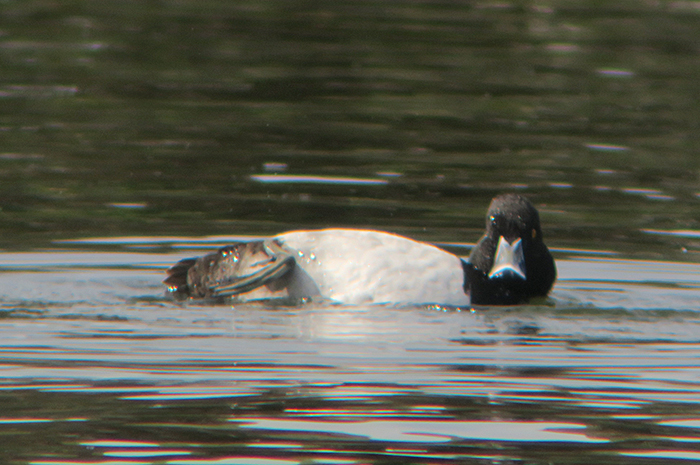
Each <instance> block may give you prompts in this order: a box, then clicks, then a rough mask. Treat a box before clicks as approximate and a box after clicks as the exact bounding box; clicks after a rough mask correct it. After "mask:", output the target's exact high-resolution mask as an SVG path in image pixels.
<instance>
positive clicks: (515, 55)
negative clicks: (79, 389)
mask: <svg viewBox="0 0 700 465" xmlns="http://www.w3.org/2000/svg"><path fill="white" fill-rule="evenodd" d="M696 5H697V4H696V2H658V3H644V2H625V1H613V2H570V1H548V2H520V1H513V2H492V1H481V2H456V1H442V2H413V1H411V2H403V1H398V2H391V3H390V4H386V3H382V2H376V1H351V2H324V1H288V0H285V1H274V0H272V1H236V2H226V1H204V2H200V1H198V2H189V1H170V2H168V1H164V2H157V1H152V2H111V1H108V2H80V1H67V2H48V1H30V2H24V1H21V2H20V1H8V2H4V4H3V10H2V16H1V19H0V33H1V36H0V64H1V65H2V69H3V72H2V75H1V76H0V96H1V97H2V98H0V136H1V137H2V156H1V157H0V167H1V170H0V189H1V191H0V202H1V207H2V212H3V215H2V216H3V221H2V223H1V224H0V233H2V234H1V237H0V240H2V245H3V246H4V247H11V248H22V247H27V246H37V245H47V244H50V242H51V241H52V240H54V239H56V238H75V237H85V236H95V235H97V236H105V235H107V236H109V235H133V234H148V235H180V234H188V235H201V234H267V233H274V232H280V231H282V230H286V229H291V228H299V227H304V228H311V227H324V226H358V227H372V228H377V229H388V230H391V231H396V232H400V233H406V234H410V235H412V236H414V237H418V238H420V239H427V240H442V241H453V242H454V241H467V242H473V241H475V240H476V239H477V238H478V236H479V234H480V230H481V229H482V225H483V214H484V210H485V208H486V206H487V205H488V201H489V199H490V198H491V197H492V196H493V195H495V194H497V193H500V192H503V191H512V190H522V191H523V192H524V193H525V194H527V195H529V196H530V197H531V198H532V199H533V201H534V202H536V203H537V204H538V205H539V206H540V207H541V210H542V215H543V219H544V222H545V225H546V233H547V235H548V240H549V242H550V243H551V244H552V245H554V246H560V247H586V248H602V249H612V250H616V251H621V252H624V253H629V254H636V253H639V254H640V255H641V256H644V257H647V258H648V257H672V258H674V259H682V258H683V257H682V256H681V254H679V253H678V251H679V249H680V247H678V246H677V242H678V241H668V240H667V239H665V238H663V237H659V236H649V235H648V234H644V233H642V232H640V230H643V229H664V230H666V229H697V228H698V226H697V224H698V214H697V210H698V209H697V206H698V203H699V200H698V197H697V193H698V185H697V184H698V157H697V156H696V152H697V149H698V136H697V126H698V121H700V118H699V117H698V111H699V110H698V105H697V101H698V95H699V94H700V82H699V81H698V79H697V76H698V71H699V70H698V68H699V67H700V62H699V61H698V56H697V53H698V46H699V43H700V21H699V19H698V12H697V7H696ZM279 171H283V172H284V174H289V175H311V176H329V177H334V176H340V177H352V178H361V179H366V178H369V179H382V180H385V181H388V183H387V184H380V185H338V184H337V183H334V182H332V181H330V182H326V183H323V184H315V185H314V184H312V185H310V184H308V183H283V184H270V183H264V182H256V181H255V179H253V178H251V176H252V175H256V174H266V172H267V174H270V172H279ZM125 206H130V207H132V208H124V207H125ZM120 207H121V208H120ZM683 245H684V246H685V247H686V248H687V249H689V250H690V251H691V252H694V251H695V250H696V249H697V247H694V244H692V243H691V244H683ZM693 256H694V255H693Z"/></svg>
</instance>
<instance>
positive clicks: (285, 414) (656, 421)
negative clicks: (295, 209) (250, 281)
mask: <svg viewBox="0 0 700 465" xmlns="http://www.w3.org/2000/svg"><path fill="white" fill-rule="evenodd" d="M230 239H231V240H234V239H236V238H233V237H232V238H230ZM218 241H223V242H226V241H225V240H224V238H212V239H211V240H207V241H204V243H205V244H208V245H209V246H212V247H213V246H214V245H215V244H216V243H217V242H218ZM104 242H109V243H112V244H113V243H115V242H116V243H120V244H121V245H122V247H127V249H128V248H129V247H133V246H138V247H143V246H145V245H147V246H150V247H162V246H163V245H165V246H172V245H174V246H175V250H174V251H171V252H166V253H162V252H155V251H153V252H148V251H145V252H129V251H125V250H122V251H114V252H102V251H93V252H90V251H84V250H83V251H80V250H78V251H68V250H62V251H47V252H34V253H4V254H0V263H3V272H2V273H0V289H2V294H3V295H2V301H3V305H2V315H3V317H4V318H2V320H1V321H2V323H1V324H0V332H1V337H0V341H2V342H1V343H0V351H1V358H0V370H1V372H2V375H3V379H4V381H3V383H2V390H1V391H0V395H2V397H3V399H4V402H3V404H4V405H5V407H4V409H3V415H2V419H0V428H3V429H4V431H5V435H4V437H5V439H4V440H3V448H4V451H5V457H9V458H11V459H12V460H14V461H18V462H24V461H25V460H27V461H29V462H31V463H52V464H54V463H75V461H76V460H79V461H81V463H112V462H116V463H122V461H128V463H178V464H179V463H186V464H190V463H193V464H196V463H235V464H239V463H240V464H244V463H261V464H278V463H280V464H284V463H367V462H372V463H406V462H411V463H442V462H449V461H453V460H459V461H474V462H476V463H481V462H486V463H491V462H499V463H502V462H510V461H515V462H519V461H532V462H540V461H542V462H547V461H549V462H555V463H582V462H587V461H589V460H596V461H601V462H606V463H631V462H636V461H637V460H639V459H640V458H642V457H643V458H645V460H647V461H649V463H655V460H656V461H658V463H662V462H663V463H666V462H667V460H669V458H681V459H694V458H696V456H697V454H698V452H697V448H696V446H695V445H696V443H697V428H698V427H700V423H699V420H698V418H699V415H700V409H698V395H697V393H698V388H699V387H700V386H699V384H700V377H699V375H700V368H699V367H698V363H697V355H698V351H699V350H700V347H699V345H700V340H699V339H698V336H697V335H698V334H699V333H700V314H699V313H698V311H697V308H696V303H697V302H698V300H699V299H700V265H696V264H685V263H672V262H658V261H656V262H652V261H635V260H624V259H618V258H615V257H614V256H609V253H607V254H606V253H602V254H595V253H591V252H590V251H589V252H588V253H585V251H584V253H581V252H579V253H571V252H562V251H560V252H558V253H557V259H558V260H557V263H558V265H559V273H560V278H559V281H558V282H557V285H556V286H555V289H554V291H553V293H552V295H551V298H550V299H548V300H547V301H546V302H545V303H543V305H541V306H522V307H505V308H490V309H478V310H475V309H470V308H464V309H442V308H437V307H401V308H392V307H386V306H358V307H353V306H338V305H332V304H327V303H326V304H323V303H321V304H318V303H312V302H311V303H307V304H304V305H301V306H272V305H271V304H270V303H264V302H261V303H257V304H256V303H248V304H240V305H238V304H237V305H218V306H217V305H205V304H201V303H196V302H188V303H185V304H179V303H175V302H172V301H169V300H167V299H165V298H164V297H163V296H164V293H163V287H162V285H161V284H160V280H161V279H162V278H163V271H164V268H165V267H166V266H167V265H168V264H171V263H172V262H174V261H176V260H177V259H179V258H182V257H184V256H188V255H189V254H191V253H197V252H198V250H199V249H197V248H195V249H192V250H190V248H189V247H191V246H200V247H201V245H202V242H201V241H200V242H199V243H197V242H195V243H190V244H189V245H188V242H187V238H167V239H164V238H123V239H116V240H113V239H110V240H109V241H103V240H100V239H97V240H94V241H93V240H90V241H78V244H83V245H84V246H87V244H89V246H90V247H95V246H96V244H97V243H102V244H103V246H104ZM78 244H76V243H71V245H72V246H76V245H78ZM62 245H63V246H64V247H65V244H62ZM600 255H602V256H600ZM582 458H584V459H583V460H582Z"/></svg>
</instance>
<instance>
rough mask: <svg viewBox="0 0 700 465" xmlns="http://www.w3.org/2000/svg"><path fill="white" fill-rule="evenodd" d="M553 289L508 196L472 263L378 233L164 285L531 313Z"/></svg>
mask: <svg viewBox="0 0 700 465" xmlns="http://www.w3.org/2000/svg"><path fill="white" fill-rule="evenodd" d="M555 279H556V267H555V264H554V259H553V258H552V255H551V254H550V253H549V250H548V249H547V246H546V245H545V244H544V242H543V241H542V230H541V228H540V219H539V214H538V213H537V209H536V208H535V207H534V206H533V205H532V204H531V203H530V202H529V201H528V200H527V199H526V198H524V197H522V196H520V195H516V194H505V195H501V196H498V197H496V198H494V199H493V200H492V202H491V205H490V207H489V210H488V213H487V216H486V233H485V234H484V236H483V237H482V238H481V239H480V240H479V242H478V243H477V245H476V246H475V247H474V249H473V250H472V252H471V254H470V256H469V259H468V260H466V261H465V260H463V259H461V258H459V257H457V256H456V255H453V254H451V253H449V252H446V251H444V250H442V249H440V248H438V247H436V246H434V245H431V244H427V243H425V242H419V241H414V240H412V239H409V238H406V237H402V236H398V235H395V234H390V233H386V232H381V231H370V230H356V229H324V230H314V231H291V232H287V233H283V234H279V235H277V236H274V237H271V238H268V239H264V240H256V241H250V242H237V243H234V244H231V245H228V246H226V247H223V248H221V249H219V250H218V251H216V252H214V253H210V254H208V255H205V256H203V257H199V258H189V259H185V260H181V261H180V262H178V263H177V264H175V265H174V266H173V267H172V268H170V269H169V270H168V277H167V278H166V279H165V281H164V282H165V284H167V286H168V290H169V292H170V293H171V294H173V295H174V296H175V298H177V299H186V298H215V299H217V298H236V299H237V300H240V301H249V300H258V299H272V298H280V297H285V298H291V299H303V298H312V299H313V298H322V299H329V300H331V301H334V302H338V303H344V304H370V303H371V304H402V303H404V304H439V305H448V306H467V305H516V304H520V303H525V302H527V301H528V300H529V299H531V298H533V297H544V296H546V295H547V294H548V293H549V291H550V289H551V288H552V285H553V284H554V280H555Z"/></svg>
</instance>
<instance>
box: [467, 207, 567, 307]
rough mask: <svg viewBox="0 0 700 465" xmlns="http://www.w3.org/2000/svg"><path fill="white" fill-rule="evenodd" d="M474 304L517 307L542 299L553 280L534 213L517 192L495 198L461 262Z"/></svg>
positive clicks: (552, 267) (550, 261) (551, 262)
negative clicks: (478, 235)
mask: <svg viewBox="0 0 700 465" xmlns="http://www.w3.org/2000/svg"><path fill="white" fill-rule="evenodd" d="M464 271H465V274H466V279H465V291H466V292H468V293H469V294H470V299H471V303H472V304H474V305H516V304H520V303H524V302H527V301H528V300H529V299H530V298H531V297H539V296H546V295H547V293H548V292H549V291H550V289H551V288H552V285H553V284H554V280H555V279H556V276H557V271H556V267H555V265H554V259H553V258H552V255H551V254H550V253H549V250H548V249H547V246H546V245H545V244H544V242H543V241H542V229H541V227H540V215H539V213H537V209H536V208H535V207H534V206H533V205H532V204H531V203H530V201H529V200H527V199H526V198H525V197H522V196H520V195H517V194H504V195H499V196H498V197H496V198H494V199H493V200H492V201H491V205H490V206H489V211H488V213H487V214H486V234H484V236H483V237H482V238H481V239H480V240H479V243H478V244H477V245H476V247H475V248H474V249H473V250H472V252H471V254H470V255H469V261H468V262H465V263H464Z"/></svg>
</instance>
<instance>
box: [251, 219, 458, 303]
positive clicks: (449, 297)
mask: <svg viewBox="0 0 700 465" xmlns="http://www.w3.org/2000/svg"><path fill="white" fill-rule="evenodd" d="M274 239H277V240H278V241H279V242H280V243H281V245H282V246H283V247H284V248H285V249H286V250H287V251H289V252H290V253H292V254H293V256H294V257H295V259H296V264H297V266H296V267H295V268H294V269H293V270H292V271H291V273H290V275H288V276H287V277H285V283H284V287H286V291H287V293H288V295H289V296H291V297H313V296H321V297H323V298H327V299H331V300H333V301H336V302H340V303H345V304H363V303H374V304H384V303H410V304H443V305H454V306H462V305H468V304H469V297H468V296H467V295H465V293H464V288H463V285H464V271H463V268H462V264H461V260H460V259H459V258H458V257H457V256H455V255H452V254H450V253H448V252H445V251H444V250H441V249H439V248H437V247H435V246H433V245H430V244H426V243H424V242H418V241H414V240H411V239H408V238H405V237H401V236H397V235H394V234H389V233H385V232H380V231H365V230H352V229H326V230H318V231H292V232H287V233H284V234H280V235H278V236H275V238H274ZM251 297H253V296H252V295H251Z"/></svg>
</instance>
